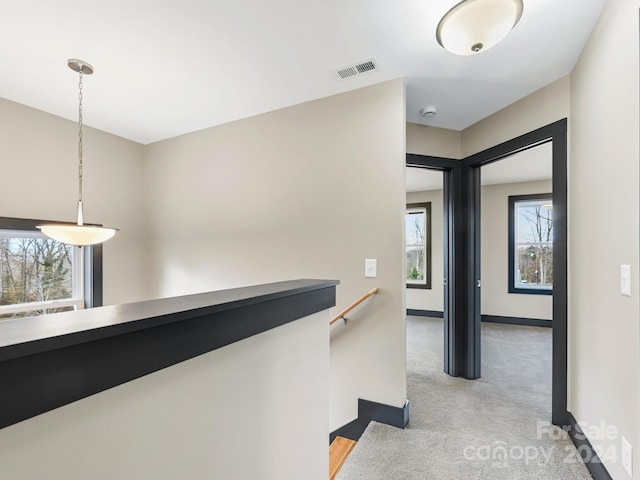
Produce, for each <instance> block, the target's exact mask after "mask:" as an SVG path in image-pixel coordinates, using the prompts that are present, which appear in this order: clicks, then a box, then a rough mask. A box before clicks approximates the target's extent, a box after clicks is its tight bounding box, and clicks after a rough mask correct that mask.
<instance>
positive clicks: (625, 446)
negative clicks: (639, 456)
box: [622, 437, 633, 477]
mask: <svg viewBox="0 0 640 480" xmlns="http://www.w3.org/2000/svg"><path fill="white" fill-rule="evenodd" d="M632 459H633V450H632V449H631V444H630V443H629V442H628V441H627V439H626V438H624V437H622V468H624V469H625V471H626V472H627V473H628V474H629V476H630V477H633V463H632Z"/></svg>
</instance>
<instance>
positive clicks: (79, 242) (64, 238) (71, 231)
mask: <svg viewBox="0 0 640 480" xmlns="http://www.w3.org/2000/svg"><path fill="white" fill-rule="evenodd" d="M67 65H69V68H70V69H71V70H73V71H75V72H78V74H79V76H80V80H79V84H78V100H79V107H78V223H52V224H47V225H38V226H37V228H39V229H40V230H41V231H42V233H44V234H45V235H46V236H47V237H50V238H53V239H54V240H58V241H59V242H62V243H67V244H69V245H76V246H85V245H95V244H97V243H102V242H105V241H107V240H109V239H110V238H111V237H113V236H114V235H115V233H116V232H117V231H118V230H117V229H116V228H107V227H99V226H95V225H85V224H84V222H83V218H82V76H83V75H91V74H92V73H93V67H92V66H91V65H89V64H88V63H87V62H84V61H82V60H76V59H75V58H71V59H69V60H68V61H67Z"/></svg>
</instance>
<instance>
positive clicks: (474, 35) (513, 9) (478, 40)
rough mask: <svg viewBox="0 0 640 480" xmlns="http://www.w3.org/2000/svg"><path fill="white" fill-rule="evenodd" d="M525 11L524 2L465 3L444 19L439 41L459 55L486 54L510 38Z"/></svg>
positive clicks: (475, 0)
mask: <svg viewBox="0 0 640 480" xmlns="http://www.w3.org/2000/svg"><path fill="white" fill-rule="evenodd" d="M523 8H524V7H523V5H522V0H464V1H463V2H460V3H459V4H457V5H456V6H455V7H453V8H452V9H451V10H449V11H448V12H447V13H446V15H445V16H444V17H442V20H440V23H439V24H438V29H437V30H436V38H437V39H438V43H439V44H440V45H442V47H444V48H445V49H447V50H449V51H450V52H451V53H455V54H456V55H475V54H477V53H481V52H484V51H486V50H489V49H490V48H491V47H493V46H495V45H497V44H498V43H500V41H501V40H502V39H503V38H504V37H506V36H507V35H508V34H509V32H510V31H511V30H512V29H513V27H515V26H516V24H517V23H518V21H519V20H520V17H521V16H522V10H523Z"/></svg>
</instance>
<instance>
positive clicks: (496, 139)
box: [461, 77, 570, 158]
mask: <svg viewBox="0 0 640 480" xmlns="http://www.w3.org/2000/svg"><path fill="white" fill-rule="evenodd" d="M569 103H570V102H569V77H564V78H561V79H560V80H558V81H556V82H554V83H552V84H550V85H547V86H546V87H544V88H541V89H540V90H538V91H537V92H534V93H532V94H531V95H529V96H527V97H525V98H523V99H522V100H520V101H518V102H516V103H514V104H512V105H509V106H508V107H506V108H503V109H502V110H500V111H499V112H497V113H494V114H493V115H491V116H490V117H487V118H485V119H484V120H481V121H479V122H478V123H475V124H474V125H472V126H470V127H469V128H466V129H465V130H463V131H462V137H461V139H462V147H461V152H462V157H461V158H465V157H468V156H469V155H473V154H474V153H478V152H481V151H483V150H486V149H487V148H490V147H493V146H494V145H498V144H500V143H502V142H506V141H507V140H511V139H512V138H515V137H518V136H520V135H523V134H525V133H528V132H531V131H533V130H535V129H537V128H540V127H543V126H545V125H548V124H550V123H553V122H555V121H557V120H560V119H562V118H566V117H568V116H569Z"/></svg>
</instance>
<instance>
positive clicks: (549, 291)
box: [508, 193, 555, 295]
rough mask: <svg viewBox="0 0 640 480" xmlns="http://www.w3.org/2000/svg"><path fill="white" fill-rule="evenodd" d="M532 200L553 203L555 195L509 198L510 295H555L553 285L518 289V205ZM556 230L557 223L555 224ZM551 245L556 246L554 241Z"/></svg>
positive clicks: (539, 194) (514, 196) (543, 194)
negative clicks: (516, 255) (516, 254)
mask: <svg viewBox="0 0 640 480" xmlns="http://www.w3.org/2000/svg"><path fill="white" fill-rule="evenodd" d="M531 200H548V201H549V202H553V193H534V194H529V195H510V196H509V261H508V264H509V266H508V268H509V270H508V279H509V293H519V294H526V295H553V285H552V286H551V288H549V287H527V288H522V287H516V282H515V276H516V259H515V253H516V231H515V229H516V217H515V215H516V204H517V203H518V202H523V201H531ZM554 229H555V222H554ZM551 245H555V237H554V241H552V242H551Z"/></svg>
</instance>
